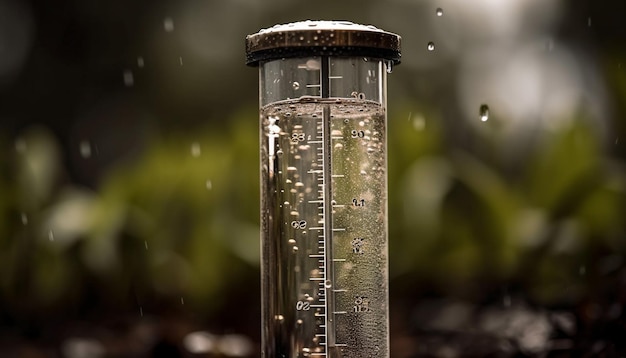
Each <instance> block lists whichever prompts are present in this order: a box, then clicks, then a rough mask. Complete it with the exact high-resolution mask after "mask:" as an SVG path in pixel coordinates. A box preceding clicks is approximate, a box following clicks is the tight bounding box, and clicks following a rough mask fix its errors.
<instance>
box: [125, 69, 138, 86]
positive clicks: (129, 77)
mask: <svg viewBox="0 0 626 358" xmlns="http://www.w3.org/2000/svg"><path fill="white" fill-rule="evenodd" d="M123 78H124V85H125V86H126V87H131V86H132V85H134V84H135V77H134V76H133V72H132V71H131V70H124V74H123Z"/></svg>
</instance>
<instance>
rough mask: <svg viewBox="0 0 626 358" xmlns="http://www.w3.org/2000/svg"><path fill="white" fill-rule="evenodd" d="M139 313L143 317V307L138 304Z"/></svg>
mask: <svg viewBox="0 0 626 358" xmlns="http://www.w3.org/2000/svg"><path fill="white" fill-rule="evenodd" d="M139 314H140V315H141V317H143V307H141V306H139Z"/></svg>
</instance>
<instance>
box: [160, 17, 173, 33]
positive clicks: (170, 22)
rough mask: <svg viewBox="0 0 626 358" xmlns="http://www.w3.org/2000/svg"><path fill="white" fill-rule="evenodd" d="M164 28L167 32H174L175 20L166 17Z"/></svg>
mask: <svg viewBox="0 0 626 358" xmlns="http://www.w3.org/2000/svg"><path fill="white" fill-rule="evenodd" d="M163 28H164V29H165V31H166V32H172V31H174V20H172V18H171V17H166V18H165V19H163Z"/></svg>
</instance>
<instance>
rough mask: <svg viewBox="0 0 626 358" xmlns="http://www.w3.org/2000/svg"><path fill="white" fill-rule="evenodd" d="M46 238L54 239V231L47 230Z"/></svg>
mask: <svg viewBox="0 0 626 358" xmlns="http://www.w3.org/2000/svg"><path fill="white" fill-rule="evenodd" d="M48 240H50V241H54V232H52V229H50V230H49V231H48Z"/></svg>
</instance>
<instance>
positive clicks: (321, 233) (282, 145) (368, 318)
mask: <svg viewBox="0 0 626 358" xmlns="http://www.w3.org/2000/svg"><path fill="white" fill-rule="evenodd" d="M246 55H247V64H248V65H250V66H258V68H259V90H260V127H259V128H260V146H261V155H260V158H261V226H262V234H261V262H262V264H261V265H262V266H261V290H262V297H261V304H262V321H263V323H262V324H263V327H262V355H263V357H267V358H278V357H289V358H293V357H368V358H371V357H389V313H388V312H389V310H388V305H389V303H388V259H387V238H388V227H387V225H388V224H387V223H388V220H387V143H386V141H387V128H386V118H387V103H386V95H387V93H386V92H387V83H386V82H387V74H388V73H391V69H392V67H393V66H394V65H396V64H398V63H399V62H400V36H398V35H396V34H393V33H390V32H386V31H383V30H380V29H378V28H376V27H374V26H365V25H359V24H355V23H351V22H347V21H302V22H296V23H290V24H285V25H276V26H274V27H272V28H269V29H264V30H261V31H259V32H258V33H255V34H252V35H249V36H247V37H246Z"/></svg>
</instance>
